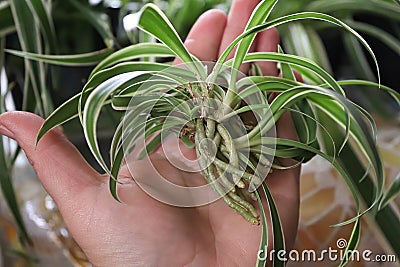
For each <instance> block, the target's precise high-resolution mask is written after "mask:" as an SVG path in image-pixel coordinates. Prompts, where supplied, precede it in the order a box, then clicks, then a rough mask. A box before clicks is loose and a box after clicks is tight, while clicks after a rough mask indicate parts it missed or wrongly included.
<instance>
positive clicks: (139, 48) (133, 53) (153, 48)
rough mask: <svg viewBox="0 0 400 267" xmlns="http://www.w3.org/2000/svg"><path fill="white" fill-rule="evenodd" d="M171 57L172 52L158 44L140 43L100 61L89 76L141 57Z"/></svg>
mask: <svg viewBox="0 0 400 267" xmlns="http://www.w3.org/2000/svg"><path fill="white" fill-rule="evenodd" d="M148 56H152V57H172V56H174V54H173V52H172V51H171V50H170V49H169V48H168V47H167V46H165V45H163V44H158V43H140V44H135V45H131V46H128V47H125V48H123V49H121V50H118V51H116V52H115V53H113V54H111V55H109V56H108V57H107V58H105V59H104V60H102V61H101V62H100V63H99V64H98V65H97V66H96V67H95V68H94V69H93V71H92V73H91V75H90V76H93V75H94V74H95V73H97V72H98V71H99V70H102V69H104V68H106V67H109V66H111V65H115V64H117V63H120V62H123V61H128V60H133V59H137V58H142V57H148Z"/></svg>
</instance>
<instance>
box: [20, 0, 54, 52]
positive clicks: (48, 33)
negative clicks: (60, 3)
mask: <svg viewBox="0 0 400 267" xmlns="http://www.w3.org/2000/svg"><path fill="white" fill-rule="evenodd" d="M27 4H28V6H29V8H30V10H31V12H32V14H34V18H35V20H36V21H37V22H38V23H39V25H40V28H41V32H42V34H43V36H44V39H45V42H44V43H45V45H48V46H49V47H48V50H49V51H52V52H55V51H57V44H56V37H55V29H54V24H53V18H52V15H51V14H50V11H51V2H49V1H45V0H37V1H27Z"/></svg>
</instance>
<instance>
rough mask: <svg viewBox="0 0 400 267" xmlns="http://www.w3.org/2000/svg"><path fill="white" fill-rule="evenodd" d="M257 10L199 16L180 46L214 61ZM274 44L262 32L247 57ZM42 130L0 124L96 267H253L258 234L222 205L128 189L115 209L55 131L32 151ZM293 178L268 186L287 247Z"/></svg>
mask: <svg viewBox="0 0 400 267" xmlns="http://www.w3.org/2000/svg"><path fill="white" fill-rule="evenodd" d="M258 2H259V1H256V0H236V1H234V3H233V6H232V9H231V12H230V14H229V15H228V16H226V15H225V14H224V13H223V12H221V11H217V10H211V11H208V12H206V13H204V14H203V15H202V16H201V17H200V18H199V19H198V21H197V22H196V24H195V25H194V26H193V28H192V30H191V32H190V33H189V35H188V37H187V40H186V42H185V45H186V46H187V48H188V49H189V50H190V51H191V52H192V53H193V54H195V55H196V56H197V57H198V58H200V59H201V60H203V61H215V60H216V58H217V56H218V55H219V53H221V52H222V51H223V49H224V48H225V47H226V46H227V45H228V43H229V42H230V41H232V40H233V39H234V38H235V37H236V36H237V35H239V34H240V33H241V32H242V31H243V28H244V26H245V24H246V21H247V19H248V18H249V16H250V14H251V12H252V10H253V9H254V7H255V6H256V5H257V4H258ZM278 41H279V37H278V34H277V32H276V30H269V31H266V32H262V33H260V34H259V35H258V36H257V39H256V42H255V45H253V46H252V48H251V49H252V50H253V51H276V49H277V44H278ZM246 68H247V67H246V66H243V69H242V71H246ZM261 68H262V70H263V73H264V74H268V75H277V69H276V65H275V64H274V63H262V64H261ZM42 123H43V119H42V118H40V117H38V116H36V115H33V114H29V113H24V112H11V113H5V114H2V115H1V116H0V133H1V134H4V135H6V136H8V137H10V138H13V139H15V140H16V141H17V142H18V143H19V145H20V146H21V147H22V149H23V150H24V151H25V153H26V155H27V157H28V159H29V161H30V163H31V164H32V165H33V167H34V169H35V171H36V172H37V174H38V177H39V179H40V181H41V182H42V184H43V186H44V188H45V189H46V190H47V192H48V193H49V194H50V195H51V196H52V197H53V199H54V200H55V202H56V203H57V205H58V207H59V209H60V211H61V214H62V216H63V218H64V220H65V223H66V225H67V227H68V229H69V231H70V232H71V234H72V235H73V237H74V238H75V240H76V241H77V242H78V244H79V245H80V246H81V248H82V249H83V251H84V252H85V253H86V255H87V257H88V258H89V260H90V261H91V262H92V263H93V264H94V265H95V266H254V264H255V262H256V258H257V252H258V247H259V242H260V236H261V226H255V225H251V224H250V223H248V222H247V221H245V220H244V219H243V218H242V217H241V216H240V215H239V214H237V213H235V212H234V211H233V210H232V209H230V208H229V207H228V206H227V205H226V204H225V202H224V201H223V200H221V199H220V200H218V201H216V202H214V203H211V204H210V205H206V206H202V207H198V208H179V207H173V206H169V205H166V204H163V203H161V202H159V201H157V200H155V199H153V198H152V197H150V196H149V195H147V194H146V193H145V192H143V191H142V190H141V189H140V188H139V187H138V186H137V185H136V184H135V183H133V182H132V183H129V184H128V185H124V186H121V187H120V189H119V195H120V197H121V200H122V202H123V203H119V202H117V201H115V200H114V199H113V198H112V196H111V194H110V192H109V188H108V177H107V176H105V175H101V174H99V173H97V172H96V171H95V170H93V169H92V168H91V167H90V166H89V164H88V163H87V162H86V161H85V159H84V158H83V157H82V156H81V155H80V154H79V152H78V151H77V149H76V148H75V147H74V146H73V145H72V144H71V143H70V142H69V141H68V140H67V138H66V137H65V136H64V135H63V134H62V132H61V131H60V129H55V130H53V131H51V132H50V133H48V134H47V135H46V136H45V137H44V138H43V139H42V140H41V141H40V143H39V145H38V146H37V148H35V138H36V134H37V132H38V130H39V128H40V126H41V125H42ZM277 130H278V135H279V136H280V137H285V138H295V135H294V132H293V128H292V125H291V124H290V118H288V117H287V116H286V117H284V118H283V119H282V120H280V122H279V123H278V126H277ZM187 153H188V154H190V153H191V152H190V151H187ZM160 155H161V154H160V153H156V154H155V155H154V156H152V157H153V161H154V162H153V163H154V165H155V166H156V167H157V169H159V170H161V172H165V173H168V175H169V177H171V178H172V179H183V178H184V177H185V175H186V176H187V173H185V172H182V171H179V170H178V169H176V168H175V167H173V166H172V165H171V164H170V163H169V162H168V161H167V160H166V159H165V158H164V157H163V156H162V155H161V156H160ZM142 168H143V170H146V169H147V166H142ZM147 175H151V174H147ZM124 176H125V177H126V176H127V174H125V175H124ZM298 178H299V168H297V169H291V170H286V171H275V172H274V173H273V174H272V175H270V176H269V177H268V180H267V181H268V184H269V188H270V190H271V191H272V193H273V196H274V198H275V200H276V202H277V206H278V209H279V212H280V216H281V220H282V223H283V229H284V233H285V238H286V242H287V246H288V247H291V246H292V244H293V242H294V238H295V235H296V230H297V222H298V212H299V182H298ZM199 179H201V178H200V177H199ZM130 180H132V179H130Z"/></svg>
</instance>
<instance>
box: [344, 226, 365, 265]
mask: <svg viewBox="0 0 400 267" xmlns="http://www.w3.org/2000/svg"><path fill="white" fill-rule="evenodd" d="M360 234H361V227H360V220H359V219H357V220H356V221H355V222H354V227H353V231H352V232H351V235H350V238H349V241H348V242H347V247H346V249H345V251H344V255H351V254H347V253H350V252H352V251H355V249H356V248H357V246H358V243H359V242H360ZM349 259H351V258H350V257H343V259H342V261H341V262H340V265H339V266H340V267H342V266H345V265H346V264H347V263H348V262H349Z"/></svg>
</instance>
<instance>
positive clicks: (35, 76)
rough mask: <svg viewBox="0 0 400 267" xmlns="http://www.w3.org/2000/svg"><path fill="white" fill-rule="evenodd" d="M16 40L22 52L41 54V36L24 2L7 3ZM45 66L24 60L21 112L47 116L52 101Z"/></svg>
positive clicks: (13, 1) (20, 0)
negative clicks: (14, 28) (13, 23)
mask: <svg viewBox="0 0 400 267" xmlns="http://www.w3.org/2000/svg"><path fill="white" fill-rule="evenodd" d="M9 3H10V7H11V11H12V15H13V18H14V22H15V26H16V29H17V34H18V40H19V42H20V45H21V49H22V51H25V52H32V53H38V54H40V53H42V47H41V36H40V32H39V29H38V27H37V25H36V23H33V22H34V21H35V18H34V16H33V14H32V13H31V10H30V8H29V6H28V4H27V2H26V1H24V0H12V1H9ZM45 81H46V71H45V66H44V65H43V64H42V63H40V62H30V61H28V60H25V79H24V85H23V86H24V99H23V110H26V111H31V112H35V111H37V112H38V113H39V114H41V115H43V116H47V114H49V113H50V112H51V109H52V101H51V99H50V96H49V92H48V90H47V86H46V82H45Z"/></svg>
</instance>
